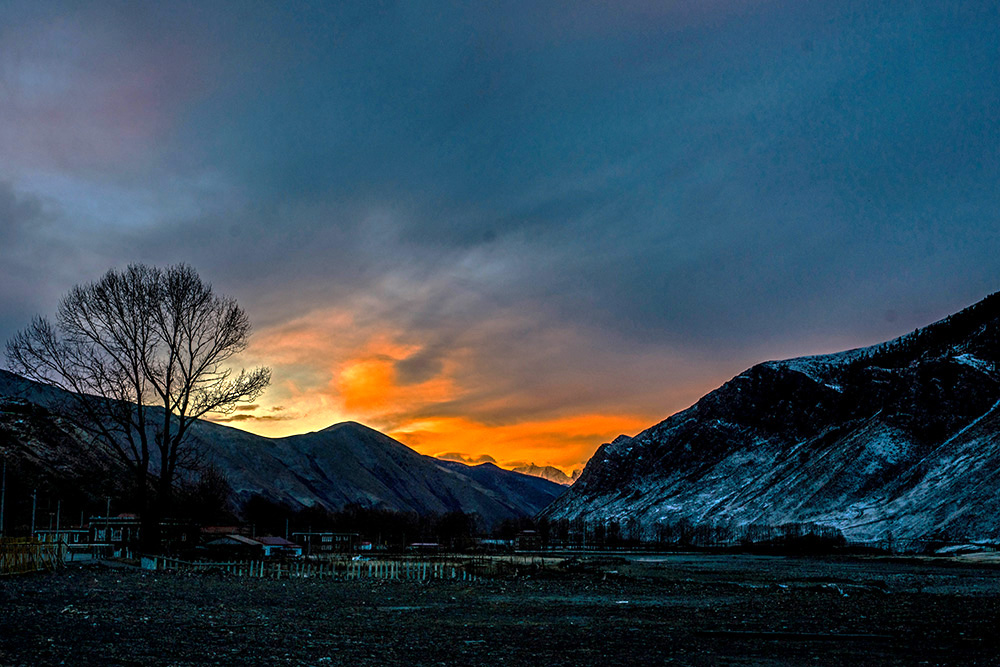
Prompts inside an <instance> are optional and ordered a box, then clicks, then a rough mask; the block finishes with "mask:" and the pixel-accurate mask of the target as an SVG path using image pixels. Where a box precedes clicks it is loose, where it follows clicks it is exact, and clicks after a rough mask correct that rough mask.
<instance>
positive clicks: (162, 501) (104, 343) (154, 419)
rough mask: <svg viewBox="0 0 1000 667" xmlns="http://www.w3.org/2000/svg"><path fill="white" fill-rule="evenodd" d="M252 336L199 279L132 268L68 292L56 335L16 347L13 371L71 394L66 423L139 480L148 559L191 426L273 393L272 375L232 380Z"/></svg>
mask: <svg viewBox="0 0 1000 667" xmlns="http://www.w3.org/2000/svg"><path fill="white" fill-rule="evenodd" d="M249 336H250V320H249V318H248V317H247V315H246V313H245V312H244V311H243V309H242V308H240V307H239V305H237V303H236V301H235V300H234V299H232V298H229V297H223V296H219V295H217V294H215V293H214V292H213V291H212V286H211V285H209V284H208V283H205V282H203V281H202V280H201V278H200V277H199V276H198V274H197V273H196V272H195V271H194V269H192V268H191V267H189V266H186V265H183V264H182V265H177V266H171V267H168V268H167V269H159V268H156V267H150V266H145V265H142V264H133V265H130V266H128V267H127V268H126V269H125V270H123V271H115V270H111V271H108V272H107V273H106V274H105V275H104V277H103V278H101V279H100V280H98V281H97V282H94V283H89V284H86V285H78V286H76V287H74V288H73V289H72V290H70V292H69V294H67V295H66V296H65V297H64V298H63V300H62V302H61V303H60V304H59V309H58V312H57V316H56V320H55V322H54V323H51V322H49V321H48V320H46V319H44V318H41V317H37V318H35V320H34V321H33V322H32V323H31V325H30V326H29V327H28V328H27V329H25V330H23V331H21V332H19V333H17V334H16V335H15V336H14V337H13V338H12V339H11V340H9V341H8V342H7V362H8V366H9V367H10V369H11V370H12V371H14V372H15V373H19V374H21V375H23V376H25V377H27V378H29V379H31V380H35V381H38V382H43V383H46V384H50V385H54V386H56V387H59V388H60V389H64V390H67V391H68V392H70V393H69V394H68V395H67V396H68V402H69V403H68V405H67V406H64V407H65V408H66V409H65V410H64V412H65V414H66V416H67V417H68V418H70V419H71V420H72V421H73V423H74V424H75V425H76V426H77V427H79V428H80V429H82V430H83V431H84V432H85V433H87V434H88V435H89V436H90V437H91V438H92V439H93V440H94V441H99V442H101V443H102V444H104V445H106V446H107V447H109V448H110V449H111V451H113V452H115V454H116V455H117V456H118V458H119V459H121V461H122V462H123V463H124V464H125V465H126V466H127V467H128V468H129V469H130V470H131V471H132V473H133V476H134V483H135V488H136V494H137V502H138V504H139V506H140V511H141V513H142V518H143V538H144V539H143V541H144V543H145V544H144V546H145V547H146V548H150V547H156V546H158V541H159V519H160V518H161V517H162V516H163V513H164V511H165V510H166V509H167V508H169V506H170V502H171V493H172V488H173V482H174V480H175V479H176V476H177V471H178V467H180V466H183V465H185V463H187V462H188V461H189V459H190V457H191V455H192V451H191V449H190V448H189V447H186V446H185V443H186V436H187V433H188V429H189V428H190V426H191V424H193V423H194V422H195V421H196V420H197V419H199V418H200V417H203V416H205V415H207V414H210V413H228V412H231V411H232V410H234V409H235V407H236V406H237V404H238V403H241V402H244V401H252V400H253V399H255V398H256V397H257V396H258V395H260V393H261V392H262V391H263V390H264V388H265V387H266V386H267V384H268V382H269V381H270V375H271V374H270V370H269V369H267V368H256V369H254V370H251V371H246V370H241V371H240V372H239V373H238V374H235V375H234V373H233V371H232V370H231V369H230V368H229V367H228V366H227V365H226V364H227V362H228V361H229V360H230V359H231V358H232V357H233V355H235V354H237V353H239V352H242V351H243V350H244V349H245V348H246V346H247V342H248V340H249ZM151 492H152V493H151Z"/></svg>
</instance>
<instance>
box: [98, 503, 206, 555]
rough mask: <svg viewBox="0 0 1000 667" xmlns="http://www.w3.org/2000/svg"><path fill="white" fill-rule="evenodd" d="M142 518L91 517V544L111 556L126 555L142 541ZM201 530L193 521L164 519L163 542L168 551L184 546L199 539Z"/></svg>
mask: <svg viewBox="0 0 1000 667" xmlns="http://www.w3.org/2000/svg"><path fill="white" fill-rule="evenodd" d="M141 526H142V520H141V519H140V517H139V515H138V514H129V513H122V514H119V515H117V516H92V517H90V524H89V535H90V543H91V545H92V546H93V547H95V548H96V549H98V550H104V551H105V552H107V555H113V556H116V557H117V556H123V555H128V552H129V551H130V550H132V549H134V548H135V547H136V546H137V545H138V543H139V536H140V533H141ZM197 538H198V529H197V527H196V526H194V525H193V524H191V523H188V522H185V521H178V520H175V519H164V520H163V521H161V522H160V543H161V545H162V546H163V547H164V548H165V549H166V550H168V551H173V550H177V549H184V548H188V547H191V546H193V545H194V544H195V543H196V542H197Z"/></svg>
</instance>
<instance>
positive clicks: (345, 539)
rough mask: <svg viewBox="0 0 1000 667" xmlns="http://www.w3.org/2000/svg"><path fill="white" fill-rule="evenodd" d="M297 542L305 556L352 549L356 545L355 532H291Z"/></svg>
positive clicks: (356, 537)
mask: <svg viewBox="0 0 1000 667" xmlns="http://www.w3.org/2000/svg"><path fill="white" fill-rule="evenodd" d="M292 537H293V538H294V539H295V542H296V543H297V544H301V545H302V548H303V549H304V550H305V554H306V555H307V556H311V555H322V554H328V553H344V552H347V551H354V550H355V549H356V548H357V546H358V534H357V533H332V532H322V531H314V532H307V533H292Z"/></svg>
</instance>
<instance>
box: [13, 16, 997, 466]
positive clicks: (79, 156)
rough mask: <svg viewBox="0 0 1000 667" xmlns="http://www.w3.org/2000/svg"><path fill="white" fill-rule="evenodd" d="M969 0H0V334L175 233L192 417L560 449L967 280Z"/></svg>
mask: <svg viewBox="0 0 1000 667" xmlns="http://www.w3.org/2000/svg"><path fill="white" fill-rule="evenodd" d="M996 35H997V12H996V8H995V6H993V5H990V4H989V3H982V4H977V3H941V2H931V1H930V0H917V1H915V2H909V3H870V2H854V1H846V2H835V3H802V2H791V1H784V0H776V1H774V2H746V1H742V0H732V1H726V2H722V1H714V0H713V1H711V2H688V3H670V2H667V3H650V2H648V1H646V0H621V1H620V2H614V3H600V2H589V3H587V2H584V3H573V6H572V8H571V9H570V8H568V6H567V5H566V4H564V3H552V2H547V1H546V0H539V1H537V2H535V1H533V2H524V3H512V4H506V3H499V4H494V3H486V4H484V3H458V4H455V3H446V4H440V6H439V7H438V8H436V9H434V10H433V11H429V10H428V6H427V5H425V4H421V3H376V4H375V5H370V4H369V3H331V2H306V3H241V2H235V3H234V2H220V1H217V0H204V2H198V3H194V4H193V5H191V4H180V5H178V4H175V3H162V2H147V1H145V0H136V1H135V2H127V3H106V2H83V3H80V2H64V1H63V0H42V1H39V0H8V1H6V2H3V3H0V304H2V308H0V339H2V340H7V339H8V338H9V337H10V336H12V335H13V334H14V333H15V332H16V331H18V330H20V329H21V328H22V327H24V326H25V325H26V324H27V323H29V322H30V321H31V318H32V317H34V316H36V315H42V316H47V317H51V316H52V314H53V312H54V310H55V308H56V304H57V303H58V300H59V298H60V297H61V296H62V295H64V294H66V292H67V291H68V290H69V289H71V288H72V287H73V286H74V285H78V284H81V283H85V282H87V281H90V280H94V279H95V278H97V277H98V276H100V275H103V274H104V272H105V271H107V270H108V269H109V268H111V267H119V268H120V267H123V266H125V265H127V264H129V263H130V262H139V263H145V264H149V265H153V266H165V265H170V264H175V263H179V262H183V263H186V264H189V265H190V266H192V267H193V268H194V269H196V270H197V271H198V272H199V275H201V276H202V277H203V278H204V279H205V280H206V281H209V282H211V283H212V284H213V286H214V288H215V290H216V291H217V292H218V293H220V294H225V295H228V296H231V297H233V298H235V299H236V300H237V301H238V302H239V304H240V305H241V306H242V307H243V308H244V309H245V310H246V312H247V313H248V315H249V317H250V318H251V320H252V322H253V324H254V327H255V330H254V334H253V336H252V338H251V342H250V347H249V349H247V350H246V351H245V353H244V354H243V355H242V357H241V358H240V359H238V360H235V361H236V362H237V363H238V364H242V365H246V366H255V365H263V366H268V367H270V368H271V369H272V370H273V375H272V383H271V386H270V388H269V389H268V390H267V392H266V393H265V394H264V395H263V396H262V397H260V399H259V400H258V401H257V402H256V403H255V404H253V405H248V406H243V408H242V409H239V410H236V411H235V412H234V413H233V414H230V415H223V416H219V417H218V418H219V419H220V420H221V421H224V423H227V424H229V425H231V426H234V427H238V428H244V429H248V430H251V431H254V432H257V433H261V434H265V435H291V434H295V433H299V432H302V431H307V430H314V429H322V428H325V427H327V426H329V425H331V424H334V423H337V422H340V421H345V420H354V421H359V422H362V423H365V424H367V425H369V426H372V427H374V428H376V429H379V430H381V431H383V432H385V433H388V434H390V435H393V436H394V437H396V438H398V439H399V440H401V441H402V442H404V443H405V444H407V445H410V446H412V447H415V448H417V449H418V450H419V451H421V452H423V453H427V454H432V455H438V454H448V455H456V456H460V457H462V458H463V459H466V460H486V459H483V457H491V458H493V459H495V460H496V461H498V462H500V463H502V464H504V465H513V464H515V463H518V462H534V463H536V464H539V465H546V464H550V465H555V466H558V467H560V468H562V469H564V470H567V471H568V470H571V469H574V468H578V467H579V466H581V465H582V464H583V463H584V462H585V461H586V460H587V458H588V457H589V456H591V455H592V453H593V452H594V451H595V450H596V449H597V447H599V446H600V445H601V443H602V442H606V441H608V440H610V439H612V438H614V437H615V436H617V435H618V434H620V433H626V434H635V433H636V432H638V431H641V430H643V429H645V428H648V427H649V426H652V425H653V424H656V423H658V422H659V421H661V420H663V419H665V418H666V417H668V416H669V415H670V414H672V413H674V412H676V411H677V410H681V409H683V408H685V407H687V406H689V405H691V404H692V403H693V402H694V401H696V400H697V399H698V398H699V397H700V396H701V395H703V394H704V393H706V392H707V391H710V390H711V389H713V388H715V387H716V386H718V385H719V384H720V383H722V382H725V381H726V380H728V379H729V378H730V377H732V376H734V375H736V374H737V373H740V372H741V371H743V370H744V369H746V368H748V367H750V366H751V365H753V364H755V363H757V362H760V361H763V360H766V359H774V358H786V357H790V356H794V355H797V354H808V353H820V352H830V351H834V350H838V349H844V348H850V347H856V346H861V345H865V344H870V343H874V342H878V341H882V340H887V339H890V338H893V337H895V336H898V335H900V334H903V333H906V332H907V331H910V330H912V329H913V328H915V327H917V326H920V325H924V324H926V323H928V322H931V321H934V320H935V319H937V318H939V317H942V316H944V315H947V314H949V313H952V312H955V311H957V310H958V309H960V308H962V307H964V306H966V305H968V304H970V303H973V302H975V301H977V300H979V299H980V298H982V297H983V296H985V295H986V294H989V293H991V292H993V291H995V290H996V289H997V287H998V285H997V276H998V275H1000V246H998V236H997V229H998V228H1000V222H998V221H997V211H998V210H1000V191H998V189H997V188H996V187H993V185H994V184H996V183H998V182H1000V160H998V157H997V155H998V154H997V150H996V147H997V146H998V145H1000V123H998V116H997V112H996V110H997V109H998V108H1000V70H998V59H997V58H996V42H997V39H996Z"/></svg>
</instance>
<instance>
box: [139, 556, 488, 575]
mask: <svg viewBox="0 0 1000 667" xmlns="http://www.w3.org/2000/svg"><path fill="white" fill-rule="evenodd" d="M142 567H143V568H144V569H147V570H175V571H179V572H224V573H227V574H232V575H236V576H240V577H258V578H265V579H288V578H316V579H341V580H344V579H395V580H403V579H409V580H417V581H426V580H430V579H453V580H457V581H479V580H480V579H481V578H482V577H481V576H480V575H479V574H477V573H475V572H472V571H470V569H471V568H469V567H467V564H466V563H462V562H457V561H456V562H446V561H438V562H432V561H411V560H367V561H364V560H321V561H265V560H259V561H229V562H205V561H186V560H180V559H177V558H169V557H167V556H143V557H142Z"/></svg>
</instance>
